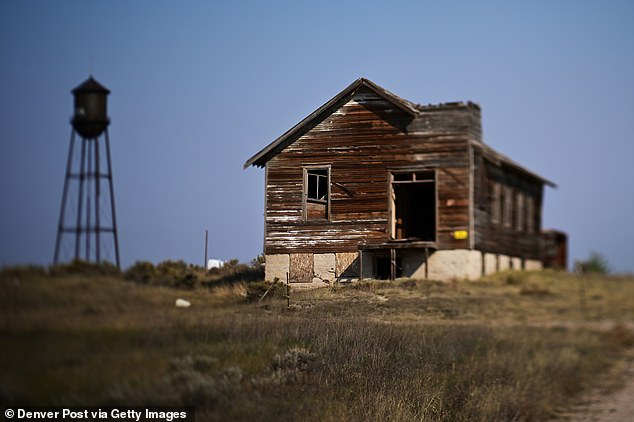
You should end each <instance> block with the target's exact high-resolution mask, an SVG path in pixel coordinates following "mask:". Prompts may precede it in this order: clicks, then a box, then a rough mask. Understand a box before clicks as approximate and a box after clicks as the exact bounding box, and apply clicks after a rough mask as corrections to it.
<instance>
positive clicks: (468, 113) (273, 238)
mask: <svg viewBox="0 0 634 422" xmlns="http://www.w3.org/2000/svg"><path fill="white" fill-rule="evenodd" d="M474 120H475V121H477V124H475V125H474V124H473V121H474ZM479 125H480V123H479V109H478V108H477V106H474V105H464V104H457V105H455V106H451V105H448V106H445V107H433V108H430V109H429V110H428V111H427V110H426V111H423V112H422V114H421V117H419V118H416V119H415V120H413V119H412V117H411V116H410V115H408V114H407V113H405V112H403V111H402V110H399V109H398V108H396V107H395V106H394V105H393V104H391V103H390V102H388V101H387V100H385V99H384V98H383V97H381V96H379V95H377V94H375V93H374V92H372V91H371V90H369V89H366V88H362V89H360V90H359V91H357V92H356V94H355V95H354V96H353V98H352V100H350V101H348V102H346V103H345V104H341V105H339V106H338V107H337V108H336V109H335V110H334V111H333V113H332V114H329V115H328V116H327V117H325V118H324V119H323V120H322V121H321V122H320V123H318V124H317V125H316V126H314V127H312V128H311V129H310V130H308V131H307V132H306V133H304V134H303V135H301V136H300V137H299V138H298V139H297V140H296V141H295V142H293V143H292V144H290V145H289V146H288V147H286V148H285V149H284V150H283V151H281V152H280V153H278V154H277V155H275V156H274V157H273V158H271V159H270V160H269V161H268V162H267V164H266V166H267V169H266V171H267V186H266V204H267V207H266V210H265V211H266V212H265V218H266V224H265V228H266V229H265V253H266V254H276V253H326V252H354V251H356V250H357V249H358V246H359V245H360V244H376V243H382V242H386V241H388V240H389V235H390V233H389V231H390V228H389V198H388V196H389V195H388V192H389V173H390V171H391V170H398V169H425V170H435V173H436V192H437V226H436V231H437V235H436V242H437V244H438V247H439V249H452V248H468V247H469V241H468V240H454V239H453V236H452V233H453V231H455V230H467V229H468V228H469V155H468V148H469V147H468V144H469V140H479V136H480V126H479ZM321 165H323V166H330V169H331V170H330V181H331V183H330V190H331V202H330V205H331V209H330V219H329V221H314V220H313V221H310V220H309V221H306V220H305V219H304V215H303V210H302V206H303V198H302V196H303V167H304V166H321Z"/></svg>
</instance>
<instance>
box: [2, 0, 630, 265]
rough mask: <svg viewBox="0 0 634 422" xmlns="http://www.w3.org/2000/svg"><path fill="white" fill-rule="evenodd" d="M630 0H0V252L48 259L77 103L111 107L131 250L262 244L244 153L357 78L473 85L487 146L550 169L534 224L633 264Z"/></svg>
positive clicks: (576, 249)
mask: <svg viewBox="0 0 634 422" xmlns="http://www.w3.org/2000/svg"><path fill="white" fill-rule="evenodd" d="M632 22H634V2H631V1H610V2H600V1H535V2H519V1H491V2H489V1H482V2H472V1H457V0H455V1H451V0H450V1H444V2H436V1H411V2H405V1H393V2H375V1H359V2H357V1H336V2H330V1H320V2H305V3H304V2H297V1H288V2H279V1H267V2H242V1H235V2H221V3H220V2H219V3H213V2H208V1H205V2H173V1H135V2H127V1H108V2H105V1H104V2H85V1H56V2H49V1H41V2H34V1H20V2H18V1H3V2H0V53H1V54H0V60H2V66H0V201H1V206H0V213H1V214H0V265H5V264H15V263H38V264H49V263H50V262H51V261H52V257H53V249H54V242H55V235H56V230H57V219H58V217H59V206H60V201H61V192H62V186H63V179H64V168H65V164H66V154H67V148H68V142H69V137H70V125H69V118H70V115H71V113H72V97H71V94H70V90H71V89H72V88H74V87H75V86H76V85H78V84H79V83H80V82H82V81H83V80H84V79H86V78H87V77H88V75H89V72H90V70H91V67H92V73H93V75H94V76H95V78H96V79H97V80H99V81H100V82H102V83H103V84H104V85H106V86H107V87H108V88H110V89H111V91H112V94H111V96H110V99H109V114H110V118H111V121H112V124H111V126H110V136H111V150H112V160H113V173H114V183H115V197H116V201H117V218H118V223H119V231H120V248H121V257H122V264H123V265H124V266H126V267H127V266H129V265H130V264H132V263H133V262H135V261H137V260H150V261H154V262H158V261H161V260H164V259H184V260H186V261H188V262H195V263H202V260H203V252H204V251H203V246H204V230H205V229H208V230H209V236H210V252H209V255H210V256H211V257H217V258H224V259H227V258H232V257H236V258H239V259H240V260H242V261H249V260H250V259H251V258H253V257H254V256H256V255H257V254H258V253H260V252H261V249H262V227H263V222H262V212H263V172H262V171H261V170H259V169H255V168H251V169H248V170H243V169H242V165H243V163H244V162H245V161H246V160H247V159H248V158H249V157H250V156H251V155H253V154H254V153H256V152H257V151H259V150H260V149H261V148H262V147H264V146H265V145H267V144H268V143H269V142H271V141H272V140H273V139H275V138H276V137H277V136H279V135H280V134H281V133H283V132H284V131H286V130H287V129H288V128H289V127H291V126H293V125H294V124H295V123H297V122H298V121H299V120H301V119H302V118H303V117H305V116H306V115H307V114H309V113H310V112H312V111H313V110H314V109H315V108H317V107H318V106H320V105H321V104H323V103H324V102H325V101H327V100H328V99H330V98H331V97H332V96H334V95H335V94H337V93H338V92H339V91H340V90H341V89H343V88H344V87H346V86H347V85H348V84H349V83H351V82H352V81H353V80H355V79H357V78H358V77H362V76H363V77H367V78H369V79H371V80H373V81H374V82H376V83H378V84H379V85H381V86H383V87H384V88H386V89H388V90H390V91H392V92H394V93H395V94H397V95H399V96H401V97H403V98H406V99H408V100H411V101H414V102H418V103H425V104H426V103H438V102H447V101H458V100H472V101H475V102H477V103H479V104H480V105H481V107H482V110H483V127H484V139H485V142H486V143H488V144H489V145H491V146H493V147H494V148H496V149H497V150H499V151H500V152H502V153H504V154H506V155H508V156H510V157H511V158H513V159H515V160H516V161H519V162H520V163H521V164H523V165H525V166H526V167H528V168H529V169H531V170H534V171H536V172H538V173H539V174H541V175H543V176H544V177H546V178H549V179H551V180H553V181H555V182H556V183H557V184H558V188H557V189H555V190H552V189H550V188H547V189H546V197H545V207H544V226H545V227H554V228H559V229H563V230H565V231H567V232H568V234H569V238H570V255H571V257H570V258H571V259H570V260H571V262H572V261H573V260H575V259H582V258H586V257H587V256H588V254H589V253H590V251H598V252H600V253H602V254H604V255H605V256H606V257H607V259H608V261H609V263H610V264H611V266H612V268H613V269H614V270H616V271H628V272H633V271H634V248H632V246H631V239H632V238H633V237H634V228H633V227H632V225H631V216H632V215H634V195H633V194H634V187H633V186H634V185H633V183H632V181H631V180H632V176H631V171H630V169H631V160H632V157H634V142H633V141H634V139H632V137H633V134H634V130H633V129H634V118H633V115H634V25H632Z"/></svg>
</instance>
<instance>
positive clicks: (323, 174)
mask: <svg viewBox="0 0 634 422" xmlns="http://www.w3.org/2000/svg"><path fill="white" fill-rule="evenodd" d="M329 170H330V169H329V168H327V167H326V168H310V169H304V199H305V203H304V209H305V216H306V219H307V220H327V219H328V206H329V202H330V171H329Z"/></svg>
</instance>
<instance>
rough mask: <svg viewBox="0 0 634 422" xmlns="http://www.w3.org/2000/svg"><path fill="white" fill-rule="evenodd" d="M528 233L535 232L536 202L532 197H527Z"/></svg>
mask: <svg viewBox="0 0 634 422" xmlns="http://www.w3.org/2000/svg"><path fill="white" fill-rule="evenodd" d="M526 232H528V233H529V234H533V233H534V232H535V200H534V199H533V197H532V196H526Z"/></svg>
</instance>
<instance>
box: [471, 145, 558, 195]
mask: <svg viewBox="0 0 634 422" xmlns="http://www.w3.org/2000/svg"><path fill="white" fill-rule="evenodd" d="M471 145H473V146H474V147H475V148H479V149H480V150H481V151H482V155H483V156H484V157H485V158H486V159H487V160H489V161H490V162H492V163H493V164H496V165H504V166H507V167H511V168H513V169H515V170H519V171H520V172H522V173H525V174H526V175H528V176H530V177H532V178H535V179H537V180H539V181H541V182H542V183H544V184H545V185H548V186H550V187H552V188H556V187H557V185H556V184H555V183H554V182H552V181H550V180H548V179H545V178H543V177H542V176H540V175H539V174H537V173H533V172H532V171H530V170H528V169H527V168H526V167H523V166H521V165H520V164H518V163H517V162H515V161H513V160H511V159H510V158H509V157H507V156H506V155H504V154H502V153H500V152H497V151H496V150H494V149H493V148H491V147H490V146H488V145H486V144H485V143H482V142H471Z"/></svg>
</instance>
